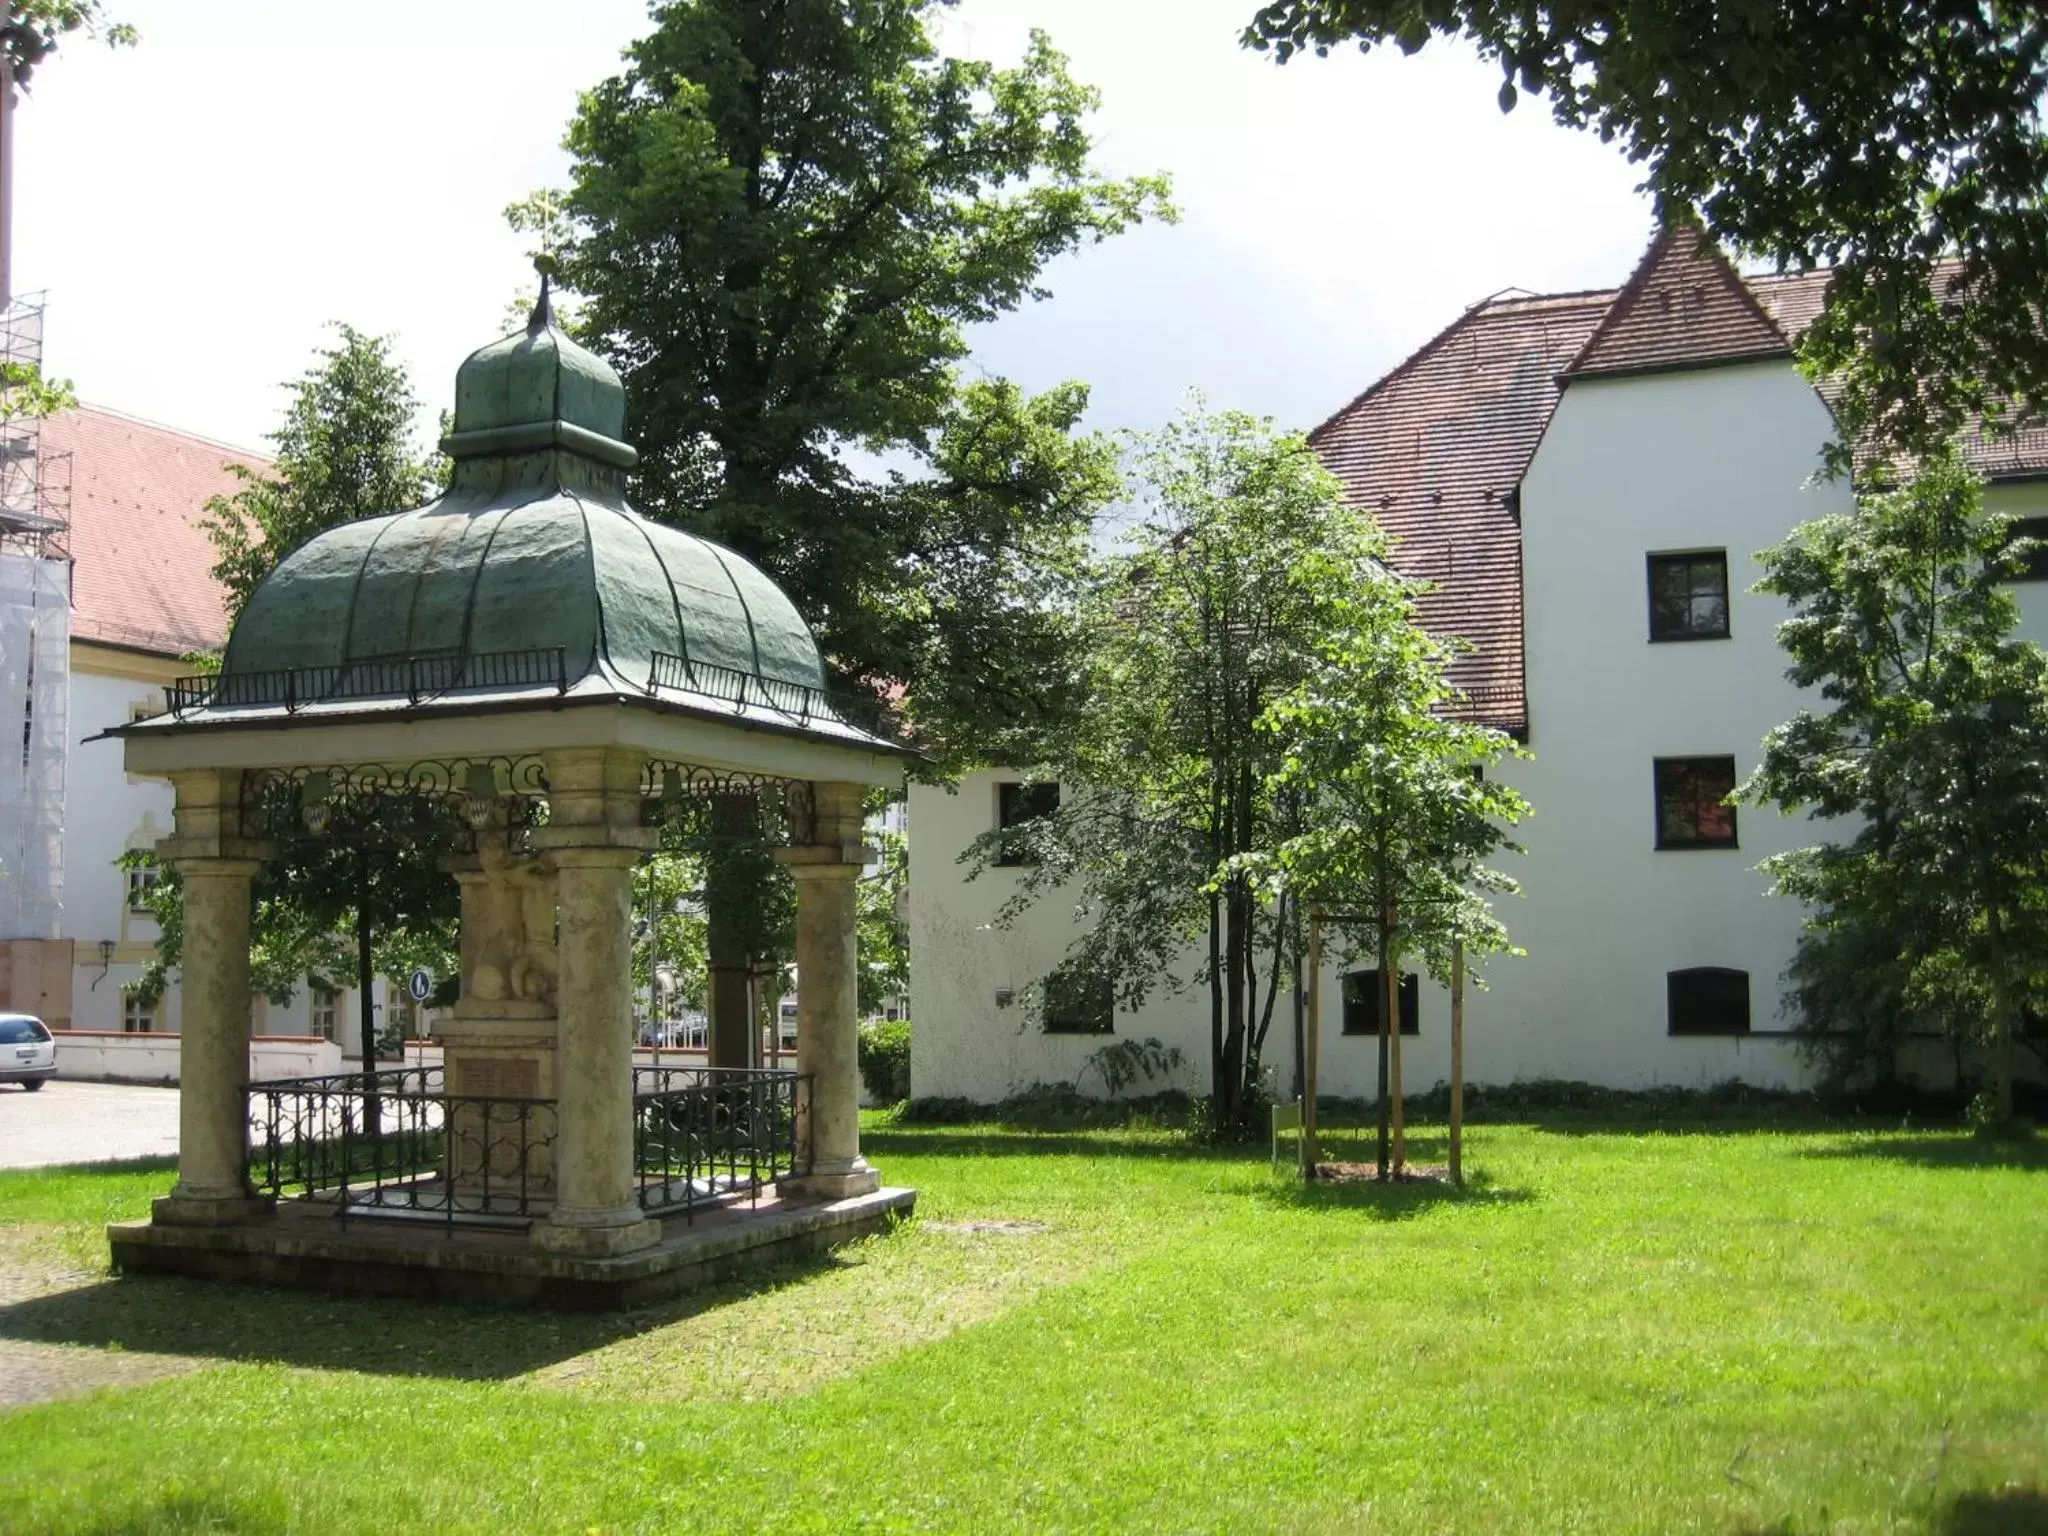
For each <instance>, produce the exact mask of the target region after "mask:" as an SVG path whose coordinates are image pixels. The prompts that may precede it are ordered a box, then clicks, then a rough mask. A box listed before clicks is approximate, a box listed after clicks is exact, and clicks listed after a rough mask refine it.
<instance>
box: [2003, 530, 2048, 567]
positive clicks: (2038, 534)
mask: <svg viewBox="0 0 2048 1536" xmlns="http://www.w3.org/2000/svg"><path fill="white" fill-rule="evenodd" d="M2012 536H2013V537H2014V538H2015V539H2039V540H2042V541H2043V542H2042V543H2040V544H2038V545H2037V546H2036V547H2035V548H2034V550H2033V551H2032V552H2031V553H2030V554H2028V555H2027V556H2026V559H2025V561H2024V563H2023V564H2022V565H2021V566H2020V571H2019V574H2018V575H2017V576H2015V577H2013V580H2014V581H2048V517H2016V518H2014V519H2013V520H2012Z"/></svg>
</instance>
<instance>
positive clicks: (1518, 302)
mask: <svg viewBox="0 0 2048 1536" xmlns="http://www.w3.org/2000/svg"><path fill="white" fill-rule="evenodd" d="M1613 298H1614V291H1613V290H1612V289H1609V290H1606V291H1604V292H1598V293H1577V294H1561V295H1558V296H1555V297H1549V298H1509V299H1489V300H1487V301H1486V302H1484V303H1482V304H1478V305H1475V306H1473V307H1472V308H1471V309H1468V310H1466V311H1465V313H1464V314H1463V315H1461V316H1460V317H1459V318H1458V319H1457V320H1456V321H1455V322H1453V323H1452V324H1451V325H1450V326H1449V327H1448V328H1447V329H1446V330H1444V331H1443V332H1441V333H1440V334H1439V335H1438V336H1437V337H1436V338H1435V339H1434V340H1433V341H1431V342H1429V343H1428V344H1427V345H1426V346H1424V347H1423V348H1422V350H1421V351H1419V352H1417V353H1416V354H1415V355H1414V356H1413V357H1411V358H1409V359H1408V360H1407V361H1406V362H1405V363H1403V364H1401V366H1400V367H1398V368H1396V369H1395V370H1394V371H1393V372H1392V373H1390V374H1388V375H1387V376H1386V377H1385V378H1383V379H1381V380H1380V381H1379V383H1377V384H1375V385H1373V387H1372V388H1371V389H1369V390H1367V391H1366V392H1365V393H1364V394H1362V395H1360V396H1359V397H1358V398H1357V399H1356V400H1354V401H1352V402H1351V404H1350V405H1348V406H1346V407H1345V408H1344V409H1343V410H1342V411H1339V412H1338V413H1337V414H1336V415H1335V416H1333V417H1331V418H1330V419H1329V420H1328V421H1326V422H1324V423H1323V425H1322V426H1320V427H1318V428H1316V430H1315V431H1314V432H1313V433H1312V434H1311V435H1310V438H1309V441H1310V442H1311V444H1312V445H1313V446H1314V447H1315V450H1316V452H1317V453H1318V454H1319V455H1320V456H1321V457H1322V460H1323V462H1324V463H1325V464H1327V465H1328V466H1329V467H1330V471H1331V472H1332V473H1333V474H1335V475H1336V476H1337V478H1338V479H1339V480H1341V481H1343V482H1344V487H1345V490H1346V492H1347V495H1348V497H1349V499H1350V500H1351V501H1352V502H1353V503H1354V504H1355V505H1359V506H1363V507H1364V508H1365V509H1366V510H1367V511H1369V512H1371V513H1372V514H1373V516H1374V517H1376V518H1378V519H1379V522H1380V526H1381V527H1383V528H1385V529H1386V530H1387V532H1388V533H1390V534H1391V535H1393V537H1394V538H1395V540H1396V541H1397V544H1396V548H1395V551H1394V557H1393V563H1394V566H1395V568H1396V569H1397V570H1399V571H1400V572H1401V573H1402V574H1403V575H1405V576H1410V577H1414V578H1417V579H1420V580H1424V581H1429V582H1433V583H1435V590H1434V591H1431V592H1426V593H1424V594H1423V595H1422V597H1421V599H1420V600H1419V603H1418V606H1419V608H1420V616H1421V619H1422V622H1423V625H1424V627H1426V628H1427V629H1429V630H1431V631H1433V632H1434V633H1437V634H1441V635H1455V636H1458V637H1460V638H1462V639H1465V640H1469V641H1471V642H1473V644H1474V645H1475V646H1476V647H1477V649H1476V650H1475V651H1473V652H1472V653H1471V654H1470V655H1467V656H1461V657H1459V658H1458V659H1457V660H1456V661H1454V662H1453V663H1452V665H1451V672H1450V675H1451V681H1452V682H1454V683H1455V684H1457V686H1458V687H1460V688H1462V689H1463V690H1464V691H1465V693H1466V695H1467V696H1468V697H1469V698H1470V699H1471V701H1472V705H1473V710H1472V713H1473V714H1474V716H1475V717H1476V718H1479V719H1482V720H1484V721H1486V722H1487V723H1489V724H1493V725H1499V726H1501V727H1502V728H1504V729H1515V728H1518V727H1520V726H1521V725H1522V724H1523V723H1524V722H1525V720H1526V718H1527V711H1526V710H1525V708H1524V704H1523V696H1522V533H1521V527H1520V525H1519V523H1518V522H1517V520H1516V513H1515V511H1514V493H1515V489H1516V487H1517V486H1518V485H1520V483H1521V479H1522V472H1523V471H1524V470H1525V469H1527V468H1528V465H1529V460H1530V458H1531V456H1532V455H1533V454H1534V453H1535V452H1536V442H1537V439H1538V438H1540V437H1541V436H1542V435H1543V429H1544V427H1545V426H1546V425H1548V424H1549V421H1550V413H1551V411H1552V410H1553V409H1555V408H1556V405H1557V394H1558V386H1557V376H1558V373H1559V371H1560V370H1562V369H1563V368H1564V367H1565V366H1566V364H1568V363H1569V362H1570V361H1571V360H1572V359H1573V358H1574V357H1576V356H1577V355H1578V353H1579V351H1580V349H1582V348H1583V347H1584V346H1585V344H1586V340H1587V338H1588V337H1590V336H1591V335H1592V334H1593V330H1594V328H1595V327H1596V326H1597V325H1599V323H1600V320H1601V318H1602V316H1604V315H1605V314H1606V313H1607V309H1608V306H1609V304H1610V303H1611V302H1612V301H1613Z"/></svg>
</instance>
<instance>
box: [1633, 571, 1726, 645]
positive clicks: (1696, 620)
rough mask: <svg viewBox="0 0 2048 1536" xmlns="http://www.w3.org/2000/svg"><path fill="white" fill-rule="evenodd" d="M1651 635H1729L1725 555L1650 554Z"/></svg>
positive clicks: (1709, 637)
mask: <svg viewBox="0 0 2048 1536" xmlns="http://www.w3.org/2000/svg"><path fill="white" fill-rule="evenodd" d="M1649 560H1650V638H1651V639H1652V640H1725V639H1727V638H1728V555H1727V552H1726V551H1725V550H1718V549H1717V550H1710V551H1704V552H1701V553H1697V554H1689V555H1651V556H1650V557H1649Z"/></svg>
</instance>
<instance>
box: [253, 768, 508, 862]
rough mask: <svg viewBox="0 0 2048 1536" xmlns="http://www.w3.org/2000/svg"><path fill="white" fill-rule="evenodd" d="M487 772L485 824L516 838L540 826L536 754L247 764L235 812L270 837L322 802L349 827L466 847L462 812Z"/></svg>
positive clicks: (303, 825) (291, 828)
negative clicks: (368, 826)
mask: <svg viewBox="0 0 2048 1536" xmlns="http://www.w3.org/2000/svg"><path fill="white" fill-rule="evenodd" d="M486 774H488V775H489V796H490V798H491V799H492V800H493V801H494V802H495V803H494V805H493V806H492V809H491V814H490V817H489V820H488V821H487V822H486V825H498V824H502V825H503V826H504V827H505V828H506V829H507V831H508V833H509V834H510V835H511V836H512V838H513V841H514V842H515V843H516V842H518V841H519V840H520V835H521V834H522V833H523V832H525V831H526V830H528V829H530V828H531V827H534V826H539V825H541V824H543V823H545V821H546V820H547V792H548V779H547V772H546V769H545V766H544V765H543V763H542V761H541V759H540V758H538V757H503V756H499V757H475V758H450V759H430V760H425V761H421V762H415V763H408V764H402V765H401V764H391V763H354V764H346V765H340V766H334V767H325V768H322V767H310V766H309V767H303V768H257V769H250V770H248V771H247V772H245V773H244V774H243V775H242V814H243V817H244V824H245V825H247V826H250V827H253V828H256V829H258V831H259V832H260V833H261V834H262V835H264V836H270V837H293V836H298V835H300V834H301V833H302V832H304V831H305V830H307V826H308V824H307V821H306V812H307V810H308V809H309V808H310V807H325V808H326V809H327V810H328V812H329V814H330V815H331V816H332V817H333V818H334V819H335V820H336V821H337V823H338V824H341V825H344V826H347V827H349V828H351V829H352V830H354V831H356V832H360V831H361V829H362V827H363V825H364V824H365V822H366V821H370V822H375V823H376V824H377V825H378V827H379V828H380V829H381V830H383V831H385V832H387V833H390V834H393V835H414V836H424V835H431V834H434V833H436V832H439V833H443V834H447V835H450V836H452V838H453V840H454V841H455V843H456V844H457V845H461V846H466V845H467V843H468V840H469V835H470V833H471V832H472V831H473V830H474V829H475V826H476V824H475V823H474V822H471V821H469V820H468V819H467V818H466V816H465V815H464V813H465V812H466V811H467V810H468V808H469V805H470V802H471V801H473V800H475V799H476V798H477V797H478V796H479V795H480V794H482V793H483V791H484V788H485V780H484V775H486Z"/></svg>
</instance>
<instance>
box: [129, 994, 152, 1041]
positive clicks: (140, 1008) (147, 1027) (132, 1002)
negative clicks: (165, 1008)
mask: <svg viewBox="0 0 2048 1536" xmlns="http://www.w3.org/2000/svg"><path fill="white" fill-rule="evenodd" d="M121 1028H122V1029H123V1030H124V1031H125V1032H126V1033H128V1034H131V1035H147V1034H151V1033H154V1032H155V1030H156V1009H155V1008H154V1007H153V1006H151V1005H150V1004H148V1003H145V1002H143V1001H142V999H141V998H139V997H133V996H129V997H123V998H122V999H121Z"/></svg>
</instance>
